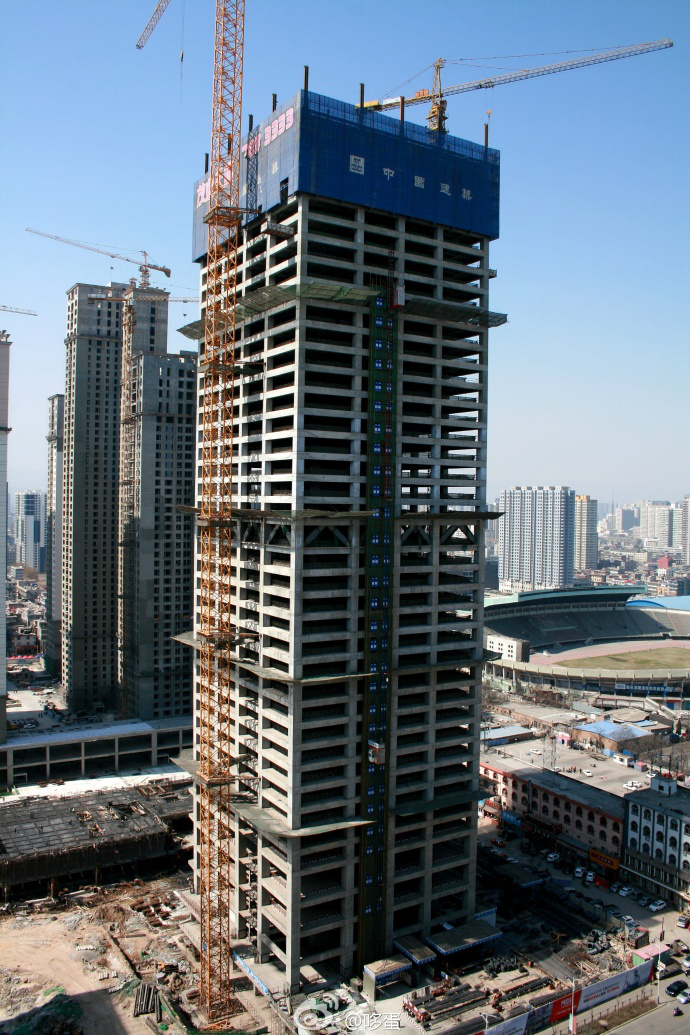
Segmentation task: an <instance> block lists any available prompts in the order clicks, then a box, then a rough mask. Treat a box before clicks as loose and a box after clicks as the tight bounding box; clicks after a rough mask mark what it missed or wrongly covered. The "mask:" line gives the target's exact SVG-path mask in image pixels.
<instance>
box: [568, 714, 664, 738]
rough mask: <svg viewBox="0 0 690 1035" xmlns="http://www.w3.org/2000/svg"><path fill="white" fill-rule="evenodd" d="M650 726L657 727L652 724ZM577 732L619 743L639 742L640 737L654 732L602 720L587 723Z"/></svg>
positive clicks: (576, 727) (577, 727) (577, 728)
mask: <svg viewBox="0 0 690 1035" xmlns="http://www.w3.org/2000/svg"><path fill="white" fill-rule="evenodd" d="M650 725H652V726H653V725H655V724H653V723H651V724H650ZM574 729H576V730H583V731H584V732H585V733H593V734H594V735H595V736H597V737H605V738H606V739H607V740H614V741H616V742H617V743H625V741H626V740H637V739H639V738H640V737H648V736H649V735H650V733H652V732H653V730H650V729H649V726H648V727H647V728H646V729H639V727H637V726H631V725H629V724H628V723H626V722H612V721H611V719H600V720H599V721H598V722H585V723H582V725H579V726H575V727H574Z"/></svg>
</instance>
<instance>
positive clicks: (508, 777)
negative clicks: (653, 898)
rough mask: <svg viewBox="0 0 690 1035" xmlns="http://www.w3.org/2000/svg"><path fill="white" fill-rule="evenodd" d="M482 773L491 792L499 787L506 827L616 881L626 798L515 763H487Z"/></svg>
mask: <svg viewBox="0 0 690 1035" xmlns="http://www.w3.org/2000/svg"><path fill="white" fill-rule="evenodd" d="M479 773H480V777H483V778H484V786H485V787H486V786H487V780H488V781H489V782H490V783H491V784H493V787H494V798H495V799H497V800H498V801H499V802H500V811H501V819H502V821H503V823H504V824H508V825H510V826H513V827H516V828H519V829H520V830H521V831H522V832H523V833H525V834H526V835H528V836H529V837H530V838H532V839H534V840H536V841H537V842H540V843H543V844H544V845H545V846H548V847H552V848H554V849H556V850H557V851H562V852H563V853H564V854H566V855H567V856H568V857H572V858H573V859H574V860H578V861H581V862H584V861H587V862H588V864H591V865H595V866H596V867H597V869H599V871H600V872H601V873H602V875H603V876H604V877H605V878H607V879H610V880H613V879H614V877H615V876H616V874H617V871H618V869H619V866H620V858H621V854H622V845H623V824H624V813H625V807H624V799H623V798H622V797H621V796H620V795H618V794H615V793H612V792H610V791H606V790H603V789H602V788H600V787H595V786H591V785H588V784H586V783H582V782H580V781H579V780H577V779H573V778H571V777H569V776H568V775H567V774H564V773H560V772H556V771H555V770H553V769H541V768H537V767H536V766H534V767H533V766H528V765H525V763H524V762H522V761H520V760H519V759H515V758H510V757H508V758H506V757H498V758H495V759H489V758H488V757H483V758H482V759H481V762H480V766H479ZM491 811H492V810H491V809H489V812H491ZM494 811H495V810H494Z"/></svg>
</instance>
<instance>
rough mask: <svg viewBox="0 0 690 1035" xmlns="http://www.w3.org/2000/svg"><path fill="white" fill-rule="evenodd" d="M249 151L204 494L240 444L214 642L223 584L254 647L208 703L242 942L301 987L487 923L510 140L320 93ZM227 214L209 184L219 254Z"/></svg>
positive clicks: (203, 590) (232, 657)
mask: <svg viewBox="0 0 690 1035" xmlns="http://www.w3.org/2000/svg"><path fill="white" fill-rule="evenodd" d="M245 153H246V155H247V167H246V176H245V182H244V188H243V196H244V198H246V204H247V207H248V208H250V209H252V208H253V209H259V211H260V213H261V214H260V216H259V217H258V218H253V219H251V220H250V221H249V222H248V223H247V225H246V227H245V231H244V236H243V241H242V244H241V247H240V250H239V267H238V275H237V279H238V283H239V284H240V285H241V286H240V288H239V290H240V293H241V296H242V297H241V298H240V300H239V305H238V307H237V310H236V316H237V334H236V345H235V354H234V371H235V373H234V374H232V372H231V370H230V369H229V367H228V368H226V367H225V366H220V367H219V365H218V362H212V361H207V359H206V357H205V356H204V355H202V356H201V357H200V374H199V391H200V412H201V417H202V419H201V421H200V425H199V432H198V434H199V458H200V461H203V464H205V465H206V467H205V468H204V467H203V466H202V465H201V464H200V467H199V483H200V485H203V484H204V482H205V481H206V483H207V484H208V478H209V474H208V471H209V470H210V471H214V470H216V468H215V467H214V466H213V464H214V462H215V460H214V457H215V456H216V455H217V451H223V455H224V456H226V457H230V459H229V460H228V467H227V476H226V477H223V478H218V480H217V481H216V482H214V483H213V484H214V485H215V489H214V493H215V497H214V500H213V501H209V499H208V497H206V496H203V495H200V497H199V503H200V504H204V507H205V508H206V509H205V510H203V509H202V510H201V515H200V518H199V525H200V534H204V533H203V529H204V528H208V527H209V525H211V533H210V534H213V535H215V536H216V537H218V538H220V533H221V531H222V530H223V529H224V528H227V527H228V523H229V522H230V521H232V526H233V532H232V542H231V546H230V548H229V549H228V551H227V552H221V551H219V552H218V553H217V555H216V557H215V559H214V560H213V561H212V562H211V564H210V565H209V566H208V568H207V569H206V570H205V569H204V566H203V559H204V556H205V555H204V553H203V551H202V552H201V553H200V556H199V560H198V562H197V577H198V580H199V581H198V583H197V590H196V597H197V604H196V622H195V628H196V636H197V646H199V645H200V644H201V643H202V642H208V641H207V640H205V639H204V638H205V637H208V636H209V633H208V632H207V631H206V629H207V628H208V616H207V615H204V613H203V608H202V601H205V600H208V599H209V595H210V597H211V600H212V607H211V609H212V610H213V611H214V613H215V612H216V611H217V612H218V613H221V612H222V613H224V614H225V615H227V613H228V612H229V614H230V616H231V622H232V623H233V625H234V628H235V629H236V633H237V635H236V636H235V637H233V638H232V639H231V640H230V643H229V644H227V645H225V646H223V647H222V649H220V650H219V652H218V653H216V654H215V655H214V660H213V661H212V664H211V668H210V669H207V670H205V672H203V673H202V671H201V664H200V665H199V670H198V672H197V699H196V707H197V715H198V718H197V721H198V722H202V723H207V722H210V723H212V724H213V723H216V724H217V723H222V725H223V729H225V730H229V731H230V733H229V736H230V738H231V746H230V748H229V752H230V754H229V755H227V756H223V757H222V758H221V760H220V762H219V764H220V765H221V767H222V766H223V765H225V766H232V769H231V772H232V774H233V777H234V779H235V781H236V782H235V783H234V785H233V794H232V797H231V799H230V802H229V804H228V805H227V808H228V809H229V812H228V813H223V814H222V815H221V814H219V813H217V814H216V820H215V823H216V824H217V827H218V830H219V831H220V830H222V831H223V834H222V838H223V840H222V845H223V851H222V857H224V858H225V859H226V860H227V862H226V863H223V865H224V866H226V868H225V869H224V873H223V876H222V878H221V881H222V887H223V888H228V896H229V909H230V914H229V915H230V920H231V927H232V933H233V934H234V935H237V936H239V937H242V938H247V939H251V940H252V941H253V942H254V943H255V946H256V949H255V951H256V958H257V959H259V960H260V961H262V962H266V961H271V962H272V963H274V964H275V966H276V967H277V968H278V969H279V970H280V971H281V972H282V974H283V976H284V984H285V985H287V987H289V988H290V989H291V990H292V991H295V990H296V989H297V988H298V987H299V981H300V970H301V969H302V970H303V969H304V968H305V967H307V966H310V965H312V966H316V967H318V968H326V969H330V970H331V971H333V970H334V971H335V972H336V973H339V974H342V975H349V974H351V973H352V972H353V971H354V970H355V969H358V970H359V971H360V973H361V968H362V965H363V964H365V963H367V962H370V961H373V960H377V959H380V958H383V957H384V956H385V955H386V954H388V953H390V952H392V951H394V948H393V945H394V940H395V939H397V938H399V937H401V936H403V935H407V934H409V935H415V934H416V935H421V934H423V933H425V932H426V933H429V932H431V931H432V929H438V927H439V925H441V924H444V923H449V924H455V925H462V924H463V923H465V922H466V921H473V919H474V857H475V839H476V806H475V802H476V800H477V798H478V797H479V796H480V793H481V792H480V791H479V783H478V749H479V730H480V717H481V706H480V678H481V667H482V660H481V659H482V622H483V611H482V607H483V605H482V597H483V538H484V537H483V520H484V516H485V514H484V512H485V510H486V502H485V475H486V470H485V465H486V413H487V410H486V383H487V342H488V328H489V327H491V326H495V325H497V324H499V323H502V322H503V320H504V318H503V317H501V316H499V315H498V314H493V313H491V312H490V311H489V308H488V295H489V280H490V278H491V276H492V275H493V272H492V271H491V270H490V268H489V242H490V240H492V239H494V238H495V237H496V236H497V235H498V222H497V216H498V154H497V152H495V151H493V150H491V149H488V148H484V147H480V146H477V145H475V144H472V143H469V142H467V141H464V140H459V139H457V138H454V137H452V136H444V137H443V138H442V140H439V139H438V138H437V136H436V135H435V134H434V133H432V132H431V131H429V130H427V129H426V128H420V127H419V126H416V125H412V124H409V123H406V122H403V121H401V122H398V121H396V120H394V119H390V118H387V117H386V116H383V115H380V114H376V113H373V112H370V111H365V110H362V109H357V108H354V107H353V106H351V105H348V104H345V103H341V102H337V101H333V100H330V99H328V98H325V97H320V96H318V95H316V94H313V93H309V92H302V93H300V94H299V95H298V96H297V97H296V98H294V99H293V100H292V101H290V102H289V103H288V104H286V105H284V106H283V107H282V108H280V109H279V110H277V111H276V112H274V113H273V115H272V116H270V118H269V119H268V120H267V122H266V123H263V124H261V125H260V126H259V127H258V128H257V129H256V130H255V131H254V133H253V134H252V137H251V139H250V140H248V141H247V147H246V150H245ZM242 203H243V204H244V203H245V202H244V200H243V202H242ZM207 209H208V187H207V184H206V183H204V182H200V183H199V184H197V188H196V216H197V220H196V224H195V243H196V247H195V258H197V259H201V260H202V261H203V257H204V254H205V250H206V237H205V231H206V226H205V224H204V223H203V216H204V215H205V213H206V211H207ZM205 283H206V271H204V275H203V278H202V285H203V284H205ZM198 333H199V329H198V327H196V328H191V329H190V334H192V335H198ZM231 377H232V378H234V388H233V387H232V380H231ZM204 418H205V419H204ZM230 441H232V451H231V452H230V447H229V442H230ZM218 455H220V454H218ZM218 501H220V502H218ZM223 508H225V509H224V511H223ZM209 511H210V513H211V521H209V517H208V515H209ZM222 512H224V513H225V514H226V515H227V516H226V517H225V518H221V517H218V518H216V517H215V515H216V514H219V515H220V514H221V513H222ZM215 541H218V539H216V540H215ZM206 656H207V654H206V653H204V651H203V650H202V653H201V655H200V657H201V658H205V657H206ZM203 664H204V665H206V661H204V662H203ZM204 680H210V684H206V683H204ZM206 685H210V686H212V688H213V690H212V692H213V694H214V696H215V697H220V699H221V708H222V710H223V713H224V716H223V717H221V716H219V715H218V714H217V713H216V714H215V715H213V714H211V715H210V716H209V711H208V708H207V707H206V706H205V704H204V696H203V695H204V694H205V692H206V691H205V689H204V688H205V686H206ZM226 687H227V699H224V696H223V695H224V694H225V692H226V690H225V689H224V688H226ZM202 732H203V731H202ZM204 735H205V734H204ZM223 736H224V735H223ZM217 743H218V744H220V745H221V746H222V745H224V744H225V743H226V742H225V741H224V740H223V737H221V736H219V737H218V738H217ZM219 750H225V748H223V747H221V749H219ZM224 800H225V801H226V802H227V800H228V799H227V797H226V798H225V799H224ZM223 808H226V805H224V806H223ZM219 843H220V842H219ZM213 852H214V855H215V853H216V852H218V856H219V857H221V853H220V851H219V849H217V848H216V847H214V848H213ZM196 864H197V869H198V867H199V859H198V857H197V859H196ZM220 886H221V885H219V887H220ZM201 892H202V898H203V896H204V894H205V893H208V892H209V889H208V888H207V889H206V891H204V887H203V886H202V887H201Z"/></svg>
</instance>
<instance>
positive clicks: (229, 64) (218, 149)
mask: <svg viewBox="0 0 690 1035" xmlns="http://www.w3.org/2000/svg"><path fill="white" fill-rule="evenodd" d="M244 6H245V5H244V0H217V2H216V27H215V40H214V64H213V111H212V136H211V161H210V208H209V213H208V216H207V217H206V222H207V223H208V262H207V283H206V312H205V322H204V342H203V351H202V353H201V355H200V357H199V360H200V362H199V370H200V375H201V378H200V380H201V383H202V386H203V410H202V447H201V499H200V505H199V516H198V528H199V559H200V566H201V571H200V593H199V595H200V607H199V624H198V630H197V631H198V638H199V651H198V655H197V656H198V678H199V746H198V776H197V782H198V787H199V829H200V887H199V892H200V899H201V968H200V969H201V975H200V1000H201V1006H202V1008H203V1010H204V1012H205V1014H206V1016H207V1017H208V1018H209V1020H211V1021H214V1020H218V1019H220V1018H221V1017H223V1016H224V1015H226V1014H227V1007H228V1001H229V994H230V974H231V970H232V952H231V947H230V933H231V930H230V926H231V925H230V901H231V888H232V885H231V858H230V843H231V827H232V814H231V791H232V786H231V784H232V775H231V767H232V764H233V759H232V730H231V719H230V701H231V694H232V692H233V685H232V678H231V664H232V653H233V643H234V642H236V639H237V634H236V627H235V625H234V624H233V594H232V588H231V585H230V580H231V572H232V548H233V546H232V505H233V495H234V493H235V483H234V479H235V477H236V475H235V471H234V460H235V456H234V445H233V410H234V404H235V373H236V372H235V362H236V357H235V320H236V315H235V308H236V307H235V302H236V298H237V261H238V247H239V239H240V232H241V227H240V221H241V209H240V160H241V120H242V65H243V53H244Z"/></svg>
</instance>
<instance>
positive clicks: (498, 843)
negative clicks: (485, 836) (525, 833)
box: [491, 837, 506, 848]
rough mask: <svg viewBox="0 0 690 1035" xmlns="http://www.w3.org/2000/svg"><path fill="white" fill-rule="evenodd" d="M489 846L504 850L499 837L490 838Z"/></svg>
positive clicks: (504, 844) (503, 842)
mask: <svg viewBox="0 0 690 1035" xmlns="http://www.w3.org/2000/svg"><path fill="white" fill-rule="evenodd" d="M491 844H492V845H496V847H497V848H505V846H506V843H505V841H501V839H500V837H492V838H491Z"/></svg>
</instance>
